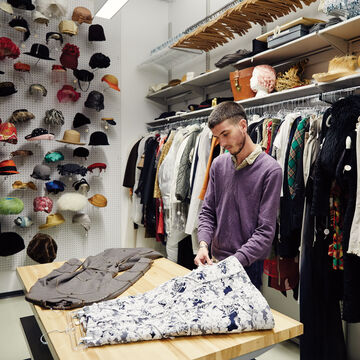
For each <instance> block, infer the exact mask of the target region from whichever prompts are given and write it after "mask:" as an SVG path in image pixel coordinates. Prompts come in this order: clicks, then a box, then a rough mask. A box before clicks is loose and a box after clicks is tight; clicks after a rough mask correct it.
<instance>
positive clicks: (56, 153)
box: [0, 0, 120, 271]
mask: <svg viewBox="0 0 360 360" xmlns="http://www.w3.org/2000/svg"><path fill="white" fill-rule="evenodd" d="M85 3H90V2H86V1H85V2H84V1H83V2H81V1H75V0H74V1H72V0H61V1H60V0H57V1H48V0H37V2H36V4H34V3H33V2H32V1H31V0H8V1H7V2H1V3H0V27H1V36H0V70H1V72H0V109H1V110H0V117H1V119H2V122H1V124H0V142H1V143H2V146H1V147H0V151H1V153H0V154H1V156H0V175H1V183H0V184H1V185H0V186H1V195H0V224H1V233H0V256H1V257H2V258H1V261H0V271H11V270H14V269H15V268H16V267H17V266H22V265H29V264H36V263H45V262H51V261H54V260H55V259H58V260H66V259H69V258H71V257H78V258H79V257H84V256H85V255H86V256H87V255H90V254H95V253H98V252H100V251H102V250H103V249H104V248H105V247H111V246H116V245H117V241H118V240H116V239H114V242H113V243H112V244H110V243H109V244H106V243H104V242H105V241H106V240H105V238H104V236H103V234H104V229H105V228H106V227H109V226H112V227H114V225H113V224H114V220H113V217H112V215H113V216H117V217H120V215H119V213H118V212H117V210H113V209H111V211H110V209H109V207H108V205H109V204H110V205H111V201H116V197H114V196H112V197H111V199H109V196H108V195H109V192H110V191H111V190H110V189H111V188H112V187H113V186H114V182H115V181H116V175H115V174H116V173H118V172H119V169H118V168H117V166H118V165H117V161H115V160H117V158H116V155H115V153H114V152H110V151H109V150H108V149H109V145H110V146H111V144H112V143H115V142H116V141H117V126H116V124H117V123H116V118H117V117H118V116H119V111H118V110H116V109H117V106H116V104H117V103H118V101H119V94H120V93H119V91H120V89H119V84H118V78H117V77H116V75H114V74H116V73H118V71H119V69H118V68H117V67H118V64H116V63H114V62H112V61H111V57H112V56H115V55H114V53H112V49H111V46H110V44H108V43H107V41H106V21H105V20H102V19H97V18H96V19H95V18H93V15H92V13H93V9H92V8H91V7H85V6H84V4H85ZM35 5H36V6H35ZM95 20H96V21H95ZM109 164H111V166H110V165H109ZM118 211H120V210H118ZM110 212H111V214H110ZM99 239H103V243H102V242H100V241H99Z"/></svg>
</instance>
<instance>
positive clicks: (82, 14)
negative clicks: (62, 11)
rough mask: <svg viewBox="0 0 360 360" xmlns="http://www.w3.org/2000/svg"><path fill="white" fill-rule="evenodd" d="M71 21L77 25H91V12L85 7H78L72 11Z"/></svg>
mask: <svg viewBox="0 0 360 360" xmlns="http://www.w3.org/2000/svg"><path fill="white" fill-rule="evenodd" d="M71 19H72V20H73V21H76V22H78V23H79V24H82V23H86V24H91V23H92V15H91V11H90V10H89V9H87V8H85V7H82V6H78V7H76V8H75V9H74V11H73V14H72V17H71Z"/></svg>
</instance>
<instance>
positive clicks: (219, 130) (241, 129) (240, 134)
mask: <svg viewBox="0 0 360 360" xmlns="http://www.w3.org/2000/svg"><path fill="white" fill-rule="evenodd" d="M211 131H212V133H213V135H214V136H215V137H216V138H218V139H219V142H220V146H222V147H224V148H225V149H226V150H228V151H229V153H230V154H231V155H234V156H236V155H237V154H239V153H240V152H241V150H242V149H243V147H244V145H245V139H246V120H245V119H241V120H240V121H239V122H238V123H236V124H235V123H234V122H232V121H230V120H224V121H223V122H221V123H220V124H217V125H215V126H214V127H213V129H212V130H211Z"/></svg>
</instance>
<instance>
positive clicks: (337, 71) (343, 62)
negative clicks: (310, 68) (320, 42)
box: [313, 55, 358, 82]
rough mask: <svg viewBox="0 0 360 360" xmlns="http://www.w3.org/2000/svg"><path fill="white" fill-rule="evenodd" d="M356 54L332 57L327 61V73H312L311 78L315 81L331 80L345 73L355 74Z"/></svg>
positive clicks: (345, 74) (356, 65)
mask: <svg viewBox="0 0 360 360" xmlns="http://www.w3.org/2000/svg"><path fill="white" fill-rule="evenodd" d="M357 61H358V59H357V56H354V55H348V56H341V57H337V56H336V57H334V58H333V59H331V60H330V62H329V67H328V72H327V73H318V74H314V75H313V78H314V79H315V80H316V81H317V82H325V81H333V80H336V79H338V78H341V77H343V76H347V75H353V74H357V71H356V68H357V67H358V62H357Z"/></svg>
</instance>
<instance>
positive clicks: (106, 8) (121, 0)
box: [95, 0, 129, 19]
mask: <svg viewBox="0 0 360 360" xmlns="http://www.w3.org/2000/svg"><path fill="white" fill-rule="evenodd" d="M128 1H129V0H107V1H106V3H105V4H104V5H103V6H102V7H101V8H100V10H99V11H98V12H97V13H96V14H95V16H98V17H101V18H104V19H111V18H112V17H113V16H114V15H115V14H116V13H117V12H118V11H119V10H120V9H121V8H122V7H123V6H124V5H125V4H126V3H127V2H128Z"/></svg>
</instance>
